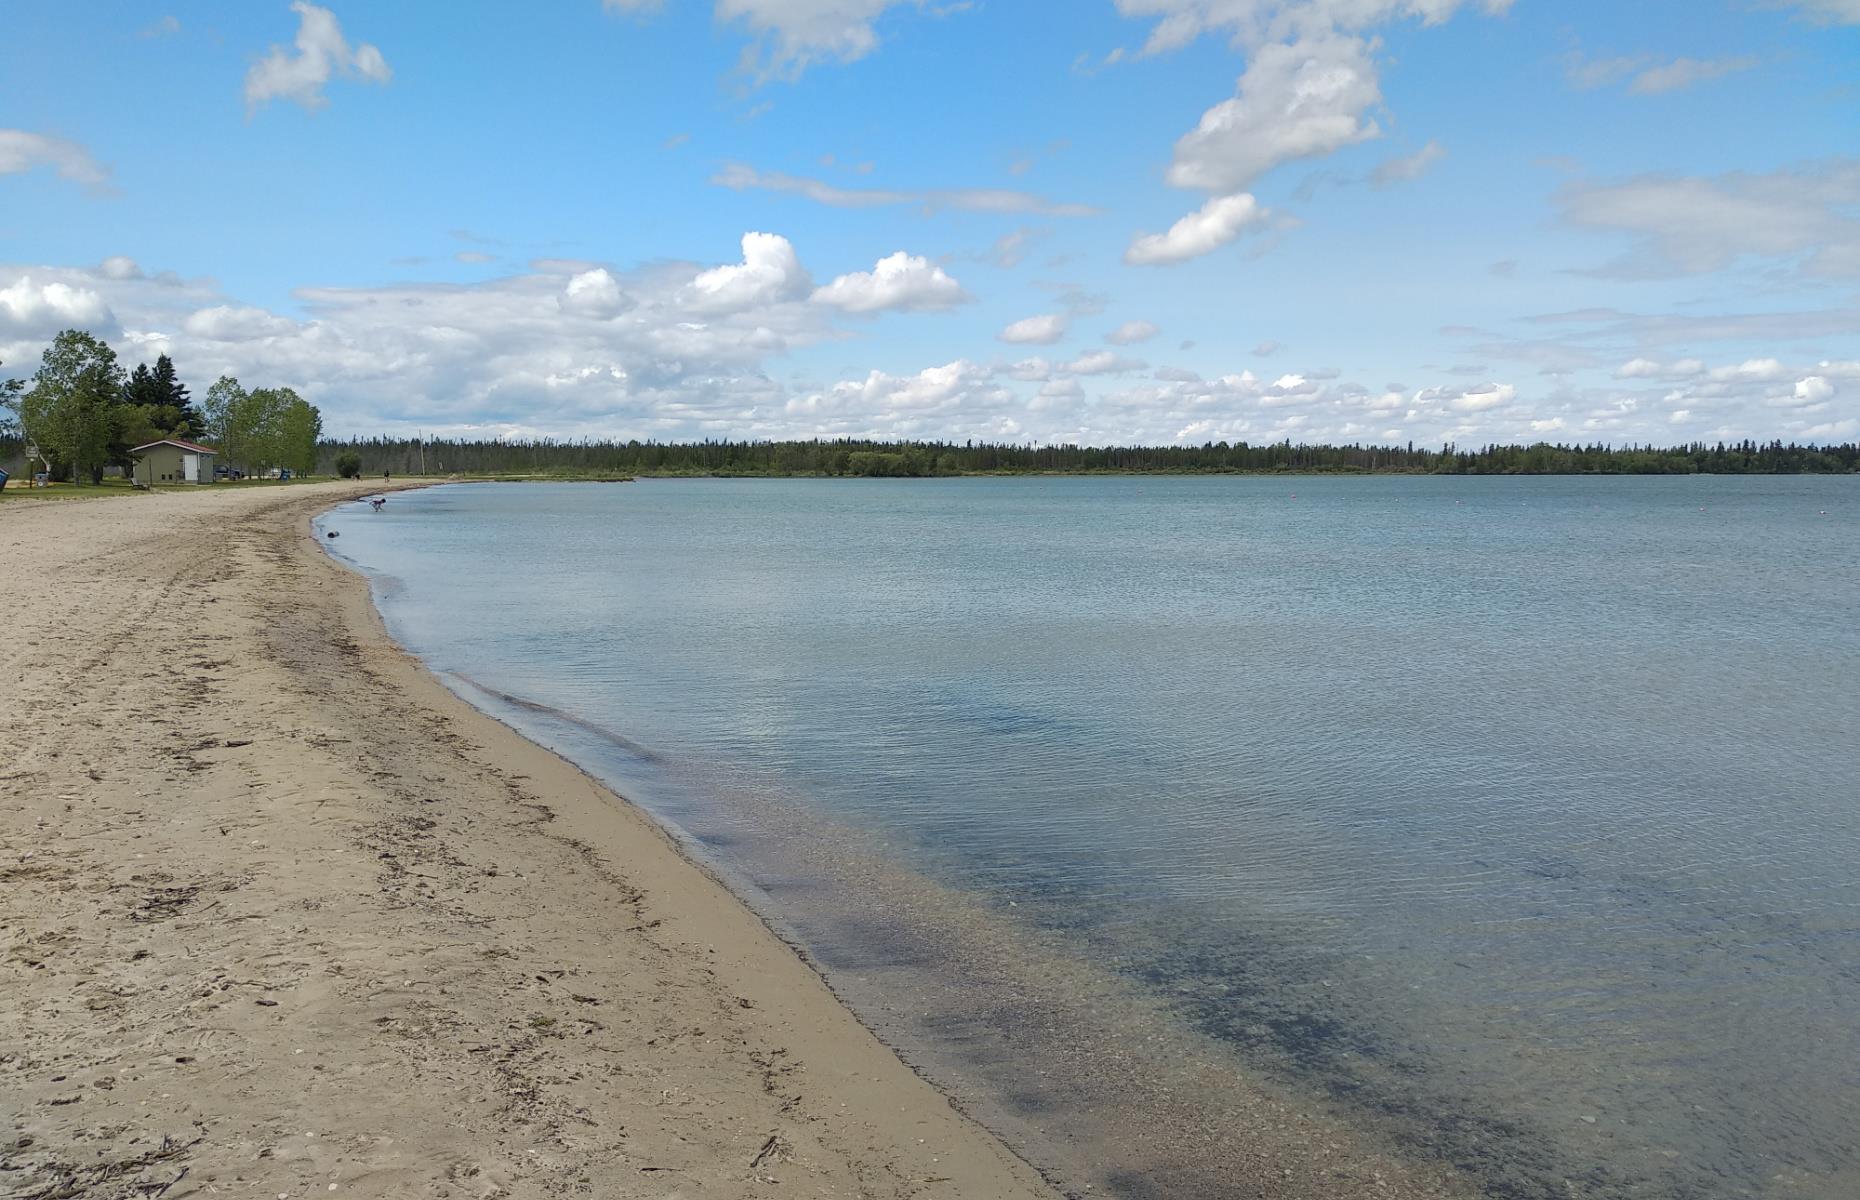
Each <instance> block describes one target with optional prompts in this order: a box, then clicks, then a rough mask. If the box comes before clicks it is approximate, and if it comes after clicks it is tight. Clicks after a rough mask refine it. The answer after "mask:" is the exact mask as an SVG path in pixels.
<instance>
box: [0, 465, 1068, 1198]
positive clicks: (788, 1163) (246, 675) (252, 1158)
mask: <svg viewBox="0 0 1860 1200" xmlns="http://www.w3.org/2000/svg"><path fill="white" fill-rule="evenodd" d="M366 490H367V489H364V488H361V487H357V486H352V485H334V484H331V485H311V486H304V487H293V488H281V489H279V488H274V489H252V490H236V489H232V488H220V489H214V490H212V491H211V492H208V493H206V494H191V495H171V494H162V495H154V496H136V497H128V498H123V499H117V500H97V501H90V502H62V503H38V504H25V503H9V504H8V505H6V506H4V507H0V574H3V575H4V578H5V579H6V580H7V583H8V586H7V588H6V589H5V591H4V592H0V924H3V926H4V928H3V929H0V944H3V946H4V951H3V954H0V1114H4V1115H5V1116H6V1117H7V1118H8V1119H9V1120H10V1122H11V1128H10V1129H0V1195H7V1196H21V1197H35V1198H44V1200H50V1198H53V1197H71V1196H86V1197H117V1196H139V1197H140V1196H161V1197H165V1198H167V1200H178V1198H180V1197H184V1196H205V1195H216V1194H217V1195H229V1196H230V1195H249V1196H260V1197H267V1198H269V1197H274V1196H290V1197H305V1196H310V1195H328V1194H336V1195H361V1196H457V1197H467V1196H518V1197H527V1196H534V1197H543V1196H549V1197H556V1196H572V1195H589V1196H665V1197H674V1196H691V1197H697V1196H872V1197H894V1196H895V1197H904V1196H911V1197H917V1196H921V1197H1033V1196H1046V1197H1051V1196H1052V1195H1053V1193H1052V1192H1051V1191H1049V1190H1048V1189H1047V1188H1046V1187H1045V1186H1044V1185H1043V1184H1042V1183H1041V1181H1040V1180H1039V1178H1038V1176H1037V1175H1035V1174H1034V1172H1032V1171H1031V1170H1030V1169H1029V1168H1028V1167H1026V1166H1025V1165H1024V1164H1023V1163H1021V1162H1020V1161H1019V1160H1018V1159H1016V1158H1015V1157H1014V1156H1013V1155H1012V1154H1010V1153H1009V1152H1008V1151H1007V1150H1006V1149H1005V1148H1004V1147H1003V1146H1002V1145H1001V1144H1000V1143H999V1142H998V1141H996V1140H995V1139H994V1138H992V1137H991V1136H990V1135H988V1134H987V1133H986V1132H984V1131H983V1130H982V1129H981V1128H979V1127H978V1126H976V1125H975V1124H973V1123H972V1122H970V1121H969V1120H967V1119H966V1118H965V1117H963V1116H962V1115H961V1114H959V1113H957V1112H956V1111H955V1110H954V1109H952V1107H951V1106H950V1104H949V1103H948V1102H947V1101H946V1100H945V1099H944V1098H943V1097H942V1096H941V1095H939V1094H938V1093H937V1092H936V1091H935V1090H934V1089H932V1088H931V1087H930V1086H929V1085H928V1084H926V1083H924V1082H923V1081H922V1080H920V1079H919V1078H918V1077H917V1076H915V1075H914V1074H912V1073H911V1071H910V1070H909V1069H908V1068H906V1067H905V1066H904V1065H903V1064H902V1063H900V1062H899V1060H898V1058H897V1057H896V1056H895V1055H894V1054H893V1053H891V1052H890V1051H889V1050H887V1049H886V1048H885V1047H884V1046H883V1045H882V1044H881V1043H880V1042H879V1041H878V1040H877V1039H876V1038H874V1037H873V1036H872V1035H871V1034H870V1033H869V1032H868V1031H867V1030H866V1029H865V1028H864V1027H863V1026H861V1025H860V1024H859V1022H858V1021H857V1020H856V1019H854V1017H853V1016H852V1015H851V1014H850V1013H849V1012H848V1011H847V1010H846V1009H845V1008H844V1007H843V1006H842V1005H841V1004H840V1003H839V1002H838V1001H837V1000H836V999H835V998H834V996H833V995H832V993H831V992H829V991H828V990H827V988H826V987H825V985H823V984H822V983H821V981H820V980H819V978H818V977H817V976H815V975H814V973H813V972H812V971H811V970H810V969H809V967H808V966H807V965H806V964H805V963H804V962H803V961H802V960H801V959H800V958H799V957H798V956H797V955H796V954H795V953H794V951H793V950H791V949H790V948H789V947H787V946H786V945H784V944H783V943H782V942H781V941H780V940H779V939H778V938H776V937H775V936H774V935H773V934H771V933H770V932H769V931H768V930H767V929H766V928H765V927H764V926H763V925H762V924H761V922H760V921H758V919H757V918H756V917H755V916H754V915H753V914H751V913H750V912H749V911H748V910H747V909H746V908H745V907H744V906H743V905H742V904H741V903H739V902H738V901H737V900H736V899H735V898H734V897H733V896H731V895H730V894H729V893H728V892H727V891H726V890H725V889H724V888H723V887H722V886H721V885H719V884H718V883H717V882H716V881H715V880H714V879H712V878H711V877H710V876H709V875H707V874H706V873H705V872H704V871H703V870H702V869H700V868H699V867H697V866H694V865H693V864H692V863H690V862H689V861H687V860H686V859H685V858H684V857H683V856H682V855H681V854H680V853H679V852H678V850H677V849H676V848H675V846H674V845H673V843H672V842H671V841H670V840H669V838H668V837H667V836H666V835H665V834H664V833H663V832H662V831H661V830H660V829H659V828H658V827H657V826H656V825H654V824H653V823H652V822H651V821H650V820H649V819H648V818H646V817H645V816H643V815H642V814H641V813H639V812H638V811H637V810H635V809H633V808H631V807H629V806H628V805H627V804H626V803H625V802H624V801H622V800H620V799H618V798H617V797H615V796H614V795H613V794H612V793H610V792H608V791H607V790H606V789H604V788H603V787H601V786H600V785H598V784H596V783H595V782H593V781H592V780H591V779H589V778H588V777H587V776H586V775H584V774H582V773H581V772H580V771H578V770H576V769H574V768H573V767H571V766H569V765H568V764H566V763H565V762H563V761H562V760H560V759H558V758H556V757H555V756H554V755H552V754H549V753H548V752H546V751H544V750H542V749H540V748H539V747H537V746H535V745H534V744H532V743H530V742H528V741H525V740H524V739H523V738H521V737H520V736H518V735H517V734H516V733H514V732H512V731H511V730H509V729H507V728H505V727H504V726H502V725H499V724H497V723H496V722H494V721H492V720H490V719H489V718H487V717H485V716H483V715H481V714H479V713H478V712H476V711H475V710H473V709H471V708H470V707H469V706H467V705H466V704H465V703H463V702H462V701H460V700H459V699H457V698H456V697H454V696H453V695H452V694H451V693H450V692H448V691H446V689H445V688H444V687H442V686H441V685H440V684H439V683H438V682H437V681H435V680H434V679H433V678H432V677H431V676H429V675H428V674H427V673H426V672H425V671H424V670H423V669H422V668H421V667H420V665H419V664H418V663H417V662H416V661H414V660H413V659H412V658H410V657H409V656H408V655H406V654H404V653H403V652H401V651H400V650H398V649H397V648H396V647H395V646H394V645H393V644H392V643H391V642H390V641H389V640H388V638H387V636H386V634H385V632H384V631H383V629H382V627H381V624H380V621H379V620H378V618H377V616H376V614H375V612H374V609H373V606H372V605H371V604H370V603H369V599H368V595H367V590H366V588H365V586H364V585H363V583H362V582H361V581H360V580H359V579H357V578H355V577H353V576H351V575H349V574H348V573H346V572H345V571H343V570H342V569H341V568H339V567H338V566H336V565H335V564H334V563H333V562H331V561H330V560H329V559H328V557H327V556H326V555H325V554H324V553H323V552H322V550H321V548H320V547H319V546H317V545H316V544H315V542H314V540H313V538H312V536H311V534H310V531H309V528H308V523H307V522H308V518H309V516H310V515H311V513H313V512H314V511H315V510H317V509H319V508H322V507H324V506H326V505H328V504H330V503H332V502H334V501H336V500H337V499H340V498H342V497H345V496H350V495H360V494H364V492H365V491H366ZM486 569H487V570H489V569H494V568H493V567H492V566H491V565H490V564H487V565H486Z"/></svg>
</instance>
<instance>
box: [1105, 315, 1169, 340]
mask: <svg viewBox="0 0 1860 1200" xmlns="http://www.w3.org/2000/svg"><path fill="white" fill-rule="evenodd" d="M1161 332H1162V330H1161V328H1159V327H1158V326H1157V325H1155V324H1154V323H1152V322H1150V321H1125V322H1124V323H1123V324H1122V325H1119V326H1118V327H1117V328H1116V329H1113V330H1112V331H1111V332H1109V333H1107V334H1105V335H1104V340H1105V341H1107V342H1109V343H1111V344H1112V345H1113V346H1134V345H1136V344H1137V343H1139V342H1147V341H1149V340H1150V339H1151V338H1153V337H1155V336H1156V335H1157V334H1159V333H1161Z"/></svg>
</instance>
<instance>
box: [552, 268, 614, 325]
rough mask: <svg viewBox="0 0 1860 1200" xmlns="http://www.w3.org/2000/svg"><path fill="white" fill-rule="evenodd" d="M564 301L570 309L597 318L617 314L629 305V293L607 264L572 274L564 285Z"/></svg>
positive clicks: (563, 303) (565, 307)
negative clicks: (624, 289) (621, 288)
mask: <svg viewBox="0 0 1860 1200" xmlns="http://www.w3.org/2000/svg"><path fill="white" fill-rule="evenodd" d="M561 304H562V307H563V309H565V310H567V311H570V312H577V313H581V314H583V315H585V316H590V317H595V318H603V317H613V316H617V315H619V314H620V313H621V312H623V311H625V310H626V308H627V307H629V305H628V301H627V296H626V293H625V292H623V291H621V290H620V281H619V280H618V279H615V278H614V277H613V273H612V272H611V271H609V270H607V268H605V267H595V268H594V269H593V270H590V271H580V272H577V273H576V274H574V275H571V276H569V280H568V285H567V286H566V287H564V288H563V289H562V299H561Z"/></svg>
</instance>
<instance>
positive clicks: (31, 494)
mask: <svg viewBox="0 0 1860 1200" xmlns="http://www.w3.org/2000/svg"><path fill="white" fill-rule="evenodd" d="M331 478H333V477H332V476H327V475H313V476H309V477H307V478H302V479H241V480H238V481H237V482H233V483H210V484H200V483H162V484H156V485H155V490H156V491H158V492H181V493H191V494H205V493H210V492H214V491H223V490H225V489H227V488H277V487H296V486H297V485H298V484H301V483H328V482H329V481H330V480H331ZM140 493H141V489H139V488H137V487H135V486H134V485H132V484H131V483H130V482H129V481H128V480H127V479H106V480H104V481H103V482H102V483H100V484H96V485H92V484H88V483H87V484H85V485H83V486H82V487H76V486H73V485H72V484H69V483H54V484H52V485H50V486H49V487H40V488H35V487H28V486H27V481H26V480H23V479H9V480H8V481H7V485H6V487H5V488H0V503H16V502H19V501H22V500H104V499H108V498H110V497H113V496H134V495H138V494H140Z"/></svg>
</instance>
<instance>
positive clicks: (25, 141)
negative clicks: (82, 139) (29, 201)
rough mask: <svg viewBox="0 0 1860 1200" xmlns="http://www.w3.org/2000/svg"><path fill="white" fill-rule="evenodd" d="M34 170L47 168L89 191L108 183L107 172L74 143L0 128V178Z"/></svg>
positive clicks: (82, 148)
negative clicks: (35, 168)
mask: <svg viewBox="0 0 1860 1200" xmlns="http://www.w3.org/2000/svg"><path fill="white" fill-rule="evenodd" d="M34 167H50V168H52V169H53V170H54V171H57V172H58V174H59V175H60V176H61V177H63V178H65V179H69V180H70V181H71V182H73V183H81V184H83V185H85V186H86V187H89V188H92V189H101V188H103V187H105V186H106V185H107V184H108V183H109V181H110V169H109V168H108V167H105V166H103V165H101V164H100V163H98V162H97V160H96V159H94V158H92V157H91V154H90V151H88V150H86V149H85V148H84V147H82V146H80V145H78V144H77V143H76V142H69V141H66V140H65V139H64V138H55V137H47V136H46V135H44V134H42V133H27V132H26V131H25V130H23V129H0V175H14V174H18V173H20V172H23V171H30V170H32V169H33V168H34Z"/></svg>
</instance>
